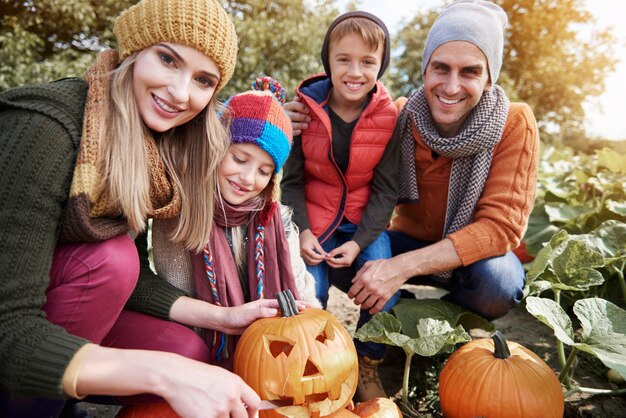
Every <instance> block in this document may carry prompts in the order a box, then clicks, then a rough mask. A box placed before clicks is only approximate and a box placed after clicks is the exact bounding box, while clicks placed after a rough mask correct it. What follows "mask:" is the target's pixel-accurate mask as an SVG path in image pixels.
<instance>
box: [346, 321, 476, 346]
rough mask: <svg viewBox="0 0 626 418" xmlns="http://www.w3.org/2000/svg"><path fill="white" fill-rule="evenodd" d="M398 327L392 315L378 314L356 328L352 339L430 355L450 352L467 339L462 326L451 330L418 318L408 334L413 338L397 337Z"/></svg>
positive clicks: (435, 322)
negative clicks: (413, 336)
mask: <svg viewBox="0 0 626 418" xmlns="http://www.w3.org/2000/svg"><path fill="white" fill-rule="evenodd" d="M400 330H401V324H400V321H398V320H397V319H396V318H395V317H393V315H391V314H388V313H386V312H379V313H377V314H376V315H374V316H373V317H372V319H371V320H370V321H369V322H367V323H366V324H364V325H363V326H362V327H361V328H359V329H358V330H357V332H356V334H355V337H356V338H358V339H359V340H361V341H364V342H366V341H373V342H377V343H382V344H387V345H393V346H397V347H401V348H402V349H403V350H404V351H405V352H406V353H407V354H418V355H420V356H433V355H435V354H438V353H442V352H451V351H452V350H453V349H454V345H455V344H457V343H460V342H466V341H469V340H470V337H469V335H468V334H467V333H466V332H465V330H464V329H463V327H462V326H460V325H459V326H457V327H456V328H452V327H451V326H450V324H449V323H448V322H447V321H443V320H438V319H432V318H422V319H420V320H419V321H418V322H417V323H416V324H415V330H411V334H412V335H415V338H411V337H409V336H408V335H405V334H401V333H400Z"/></svg>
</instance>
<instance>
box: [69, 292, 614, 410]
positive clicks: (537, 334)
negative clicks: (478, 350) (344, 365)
mask: <svg viewBox="0 0 626 418" xmlns="http://www.w3.org/2000/svg"><path fill="white" fill-rule="evenodd" d="M408 290H410V291H412V292H413V293H414V294H415V295H416V297H417V298H420V299H422V298H437V297H439V296H441V294H442V291H441V290H440V289H436V288H432V287H427V286H419V287H418V286H410V287H408ZM328 310H329V311H330V312H332V313H333V314H334V315H335V316H336V317H337V318H339V319H340V320H341V321H342V322H343V323H344V325H345V326H346V328H347V329H348V330H349V331H350V332H351V333H354V330H355V328H356V323H357V319H358V308H357V307H356V306H355V305H354V304H353V303H352V301H350V299H348V297H347V296H346V295H345V294H344V293H342V292H341V291H339V290H337V289H335V288H331V292H330V299H329V305H328ZM494 324H495V325H496V328H497V329H499V330H500V331H501V332H502V333H503V334H504V335H505V336H506V338H507V339H508V340H509V341H515V342H517V343H520V344H522V345H524V346H525V347H527V348H529V349H531V350H533V351H534V352H535V353H537V354H538V355H539V356H540V357H541V358H542V359H543V360H544V361H546V363H548V364H549V365H550V366H552V368H553V369H555V370H557V369H558V359H557V358H556V350H555V337H554V334H553V333H552V330H551V329H550V328H548V327H547V326H545V325H544V324H542V323H540V322H539V321H537V320H536V319H535V318H534V317H532V316H531V315H530V314H529V313H528V312H527V311H526V309H525V308H524V307H521V306H520V307H516V308H514V309H513V310H512V311H511V312H510V313H509V314H507V315H506V316H505V317H504V318H501V319H498V320H496V321H494ZM470 335H471V336H472V337H473V338H481V337H488V333H486V332H485V331H483V330H479V329H476V330H471V331H470ZM415 357H417V356H415ZM413 360H414V361H413V364H412V366H411V370H412V371H413V370H419V369H420V367H419V366H420V364H419V363H420V362H422V363H423V364H422V366H423V365H424V364H425V363H429V362H430V363H431V364H432V363H433V360H432V359H429V358H414V359H413ZM403 369H404V352H403V351H402V350H400V349H390V350H389V351H388V355H387V357H386V358H385V362H384V363H383V364H382V365H381V367H380V377H381V381H382V383H383V386H384V388H385V391H386V392H387V393H388V394H389V395H390V396H392V397H394V398H395V399H400V394H401V389H402V375H403ZM575 378H576V379H578V380H577V381H576V382H575V383H576V384H579V385H581V386H586V387H594V388H604V389H616V388H617V386H616V385H615V384H614V383H611V382H609V381H608V380H607V378H606V368H605V367H604V366H603V365H602V363H600V362H599V361H597V360H595V359H593V358H591V357H582V359H581V361H580V363H579V365H578V367H577V369H576V373H575ZM431 379H436V377H435V378H432V377H431ZM622 386H624V385H623V384H622ZM425 398H426V397H425ZM413 400H414V402H415V405H413V406H416V405H418V407H417V408H418V410H419V412H420V415H421V416H424V417H429V416H430V417H441V413H440V412H439V411H438V410H437V409H436V407H433V406H432V405H430V404H429V402H428V399H419V396H418V397H416V399H415V398H414V399H413ZM80 405H81V406H82V407H83V408H84V409H86V410H87V412H88V413H89V416H90V417H91V418H114V417H115V414H116V413H117V411H118V410H119V407H113V406H106V405H95V404H89V403H85V402H83V403H81V404H80ZM424 405H427V406H424ZM429 405H430V406H429ZM420 415H417V416H420ZM622 417H626V397H623V396H622V397H610V396H593V397H591V396H589V395H588V394H585V395H574V396H572V397H570V398H569V399H568V400H567V401H566V402H565V414H564V418H622Z"/></svg>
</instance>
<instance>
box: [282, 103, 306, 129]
mask: <svg viewBox="0 0 626 418" xmlns="http://www.w3.org/2000/svg"><path fill="white" fill-rule="evenodd" d="M283 109H285V112H286V113H287V116H289V119H291V129H293V136H298V135H300V134H301V133H302V131H303V130H304V129H306V128H308V127H309V122H311V118H310V117H309V116H308V113H309V107H308V106H307V105H305V104H304V103H302V102H301V99H300V96H296V97H294V99H293V100H292V101H291V102H287V103H285V104H284V106H283Z"/></svg>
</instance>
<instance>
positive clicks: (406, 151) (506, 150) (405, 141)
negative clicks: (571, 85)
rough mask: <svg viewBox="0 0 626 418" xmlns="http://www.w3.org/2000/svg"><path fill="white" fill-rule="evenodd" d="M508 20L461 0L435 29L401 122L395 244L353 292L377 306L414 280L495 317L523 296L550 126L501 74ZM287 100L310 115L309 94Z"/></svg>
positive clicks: (490, 6) (362, 274) (365, 304)
mask: <svg viewBox="0 0 626 418" xmlns="http://www.w3.org/2000/svg"><path fill="white" fill-rule="evenodd" d="M506 23H507V17H506V13H505V12H504V11H503V10H502V9H501V8H500V7H499V6H497V5H495V4H494V3H491V2H488V1H482V0H458V1H456V2H454V3H452V4H450V5H449V6H448V7H446V8H445V9H444V10H443V12H442V13H441V14H440V15H439V17H438V18H437V20H436V21H435V23H434V24H433V26H432V28H431V30H430V32H429V34H428V37H427V40H426V45H425V47H424V52H423V55H422V75H423V79H424V84H423V86H422V87H420V88H419V89H418V90H417V91H416V92H414V93H413V94H412V95H411V96H410V97H409V99H408V100H407V101H406V104H405V105H404V108H403V110H402V112H401V114H400V116H399V118H398V122H397V125H396V130H395V133H394V135H397V136H398V140H399V141H400V144H401V148H402V152H401V155H402V156H401V161H400V179H399V181H400V199H399V204H398V206H397V207H396V210H395V212H394V216H393V218H392V222H391V227H390V230H389V235H390V239H391V245H392V253H393V255H394V256H393V258H391V259H387V260H376V261H372V262H368V263H366V264H365V265H364V266H363V267H362V268H361V269H360V270H359V271H358V272H357V274H356V276H355V277H354V279H353V280H352V287H351V288H350V290H349V292H348V296H350V297H352V298H354V302H355V303H357V304H360V305H361V307H362V308H364V309H370V312H371V313H375V312H378V311H379V310H380V309H381V307H382V306H383V305H384V304H385V302H386V301H387V300H389V298H390V297H391V296H392V295H393V294H394V293H395V292H396V291H397V290H398V289H399V288H400V287H401V286H402V285H404V284H405V283H411V284H429V285H435V286H439V287H444V288H446V289H448V290H449V293H448V294H446V295H445V296H444V297H443V299H444V300H448V301H450V302H453V303H456V304H458V305H460V306H463V307H465V308H467V309H470V310H472V311H475V312H477V313H479V314H481V315H483V316H484V317H486V318H488V319H495V318H499V317H501V316H503V315H505V314H506V313H507V312H508V311H509V309H510V308H511V307H512V306H514V305H515V304H516V303H519V301H520V300H521V298H522V289H523V286H524V277H525V275H524V270H523V268H522V266H521V264H520V262H519V260H517V258H516V257H515V256H514V255H513V254H512V253H511V250H512V249H514V248H515V247H517V246H518V245H519V242H520V240H521V238H522V236H523V233H524V231H525V229H526V226H527V222H528V216H529V214H530V212H531V210H532V207H533V202H534V195H535V183H536V174H537V165H538V149H539V138H538V131H537V126H536V122H535V118H534V116H533V113H532V111H531V109H530V108H529V107H528V106H527V105H526V104H522V103H509V100H508V98H507V97H506V94H505V93H504V91H503V90H502V88H500V87H499V86H498V85H496V82H497V79H498V75H499V72H500V68H501V66H502V55H503V44H504V28H505V26H506ZM287 109H288V110H289V114H290V117H291V118H292V121H296V120H298V121H300V122H306V121H307V119H306V115H305V114H300V112H303V111H306V109H304V108H303V107H302V106H301V105H300V104H299V103H297V102H291V103H290V104H289V106H288V107H287ZM305 127H306V123H304V124H296V125H294V128H295V129H296V130H298V129H304V128H305Z"/></svg>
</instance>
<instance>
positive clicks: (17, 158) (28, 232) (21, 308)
mask: <svg viewBox="0 0 626 418" xmlns="http://www.w3.org/2000/svg"><path fill="white" fill-rule="evenodd" d="M86 93H87V85H86V84H85V82H84V81H82V80H80V79H64V80H60V81H58V82H54V83H50V84H46V85H39V86H27V87H22V88H18V89H13V90H8V91H5V92H3V93H0V388H2V389H5V390H9V391H10V392H13V393H15V394H23V395H33V396H44V397H50V398H60V397H63V396H64V395H63V392H62V388H61V379H62V376H63V373H64V371H65V368H66V366H67V364H68V362H69V361H70V360H71V358H72V356H73V355H74V353H75V352H76V351H77V350H78V349H79V348H80V347H82V346H83V345H84V344H86V343H87V341H86V340H84V339H82V338H79V337H76V336H73V335H70V334H68V333H67V332H65V330H63V329H62V328H60V327H58V326H55V325H53V324H52V323H50V322H49V321H47V320H46V316H45V313H44V312H43V311H42V310H41V307H42V306H43V304H44V302H45V292H46V288H47V287H48V284H49V280H50V276H49V272H50V266H51V264H52V256H53V253H54V249H55V247H56V245H57V239H58V234H59V229H60V226H61V222H62V220H63V214H64V207H65V204H66V202H67V198H68V195H69V190H70V184H71V181H72V176H73V172H74V165H75V160H76V154H77V152H78V149H79V146H80V139H81V133H82V122H83V112H84V105H85V97H86ZM141 271H142V273H141V277H140V280H139V283H138V285H137V287H136V289H135V292H134V293H133V296H132V297H131V300H130V301H129V303H128V304H127V307H128V308H130V309H133V310H137V311H140V312H145V313H150V314H153V315H155V316H158V317H161V318H165V319H167V318H168V315H169V311H170V308H171V305H172V303H173V302H174V301H175V300H176V299H177V298H178V297H180V296H181V295H183V294H184V292H183V291H181V290H179V289H177V288H175V287H173V286H171V285H169V284H168V283H167V282H165V281H164V280H160V279H159V278H158V277H156V276H155V275H154V274H152V273H151V272H150V271H149V269H147V268H145V266H142V269H141Z"/></svg>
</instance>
